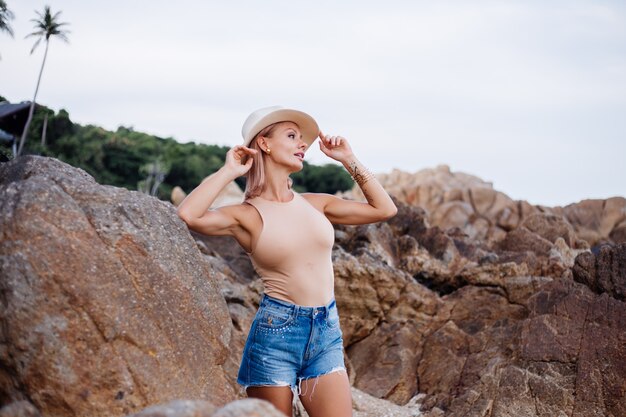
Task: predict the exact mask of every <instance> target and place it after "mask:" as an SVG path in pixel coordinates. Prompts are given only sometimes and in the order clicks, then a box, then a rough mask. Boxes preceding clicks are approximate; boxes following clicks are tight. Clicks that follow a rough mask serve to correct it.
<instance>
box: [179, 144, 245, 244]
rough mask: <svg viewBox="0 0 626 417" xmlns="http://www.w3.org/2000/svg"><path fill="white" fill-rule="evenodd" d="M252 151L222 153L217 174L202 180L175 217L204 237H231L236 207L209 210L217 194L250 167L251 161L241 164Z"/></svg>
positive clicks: (238, 148)
mask: <svg viewBox="0 0 626 417" xmlns="http://www.w3.org/2000/svg"><path fill="white" fill-rule="evenodd" d="M255 153H256V151H255V150H254V149H249V148H247V147H245V146H241V145H239V146H235V147H234V148H232V149H230V150H229V151H228V152H227V153H226V162H225V163H224V166H223V167H222V168H220V169H219V170H218V171H217V172H215V173H213V174H211V175H210V176H209V177H207V178H206V179H204V181H202V183H200V185H198V186H197V187H196V188H195V189H194V190H193V191H192V192H191V193H190V194H189V195H188V196H187V197H185V199H184V200H183V201H182V203H180V205H179V206H178V209H177V214H178V216H179V217H180V218H181V219H182V220H183V221H184V222H185V223H187V226H188V227H189V228H190V229H191V230H194V231H196V232H199V233H202V234H205V235H235V234H236V233H237V230H235V229H236V228H238V227H240V226H241V223H240V221H239V216H238V213H239V211H240V210H237V209H236V206H227V207H222V208H218V209H215V210H209V207H211V204H213V202H214V201H215V199H216V198H217V196H218V194H219V193H220V192H221V191H222V190H223V189H224V187H226V185H228V184H230V183H231V182H232V181H234V180H235V179H236V178H237V177H239V176H241V175H244V174H245V173H246V172H248V170H249V169H250V167H251V166H252V158H248V161H247V162H246V163H245V164H244V163H242V160H243V158H244V156H245V155H250V156H251V155H253V154H255Z"/></svg>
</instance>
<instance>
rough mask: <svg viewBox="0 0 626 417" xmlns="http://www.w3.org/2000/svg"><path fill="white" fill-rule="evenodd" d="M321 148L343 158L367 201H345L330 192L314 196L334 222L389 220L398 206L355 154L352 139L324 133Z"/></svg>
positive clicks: (326, 152)
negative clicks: (350, 140)
mask: <svg viewBox="0 0 626 417" xmlns="http://www.w3.org/2000/svg"><path fill="white" fill-rule="evenodd" d="M320 149H321V151H322V152H323V153H324V154H326V155H327V156H329V157H330V158H332V159H334V160H336V161H339V162H341V163H342V164H343V166H344V167H345V168H346V169H347V170H348V172H349V173H350V175H352V178H353V179H354V181H355V182H356V183H357V184H358V185H359V187H360V188H361V191H362V192H363V195H364V196H365V199H366V200H367V203H361V202H357V201H349V200H344V199H341V198H338V197H335V196H333V195H329V194H317V195H311V197H312V198H314V199H316V200H317V201H318V203H321V205H322V207H323V210H324V214H326V216H327V217H328V219H329V220H330V221H331V222H332V223H337V224H365V223H375V222H378V221H382V220H387V219H389V218H391V217H393V216H395V215H396V213H397V212H398V209H397V208H396V205H395V204H394V203H393V200H391V197H389V194H387V192H386V191H385V189H384V188H383V186H382V185H380V183H379V182H378V180H377V179H376V177H374V175H372V174H371V173H370V172H369V170H368V169H367V168H365V166H363V164H362V163H361V162H360V161H359V160H358V159H357V158H356V156H354V153H353V152H352V149H351V148H350V145H349V144H348V141H347V140H346V139H345V138H343V137H341V136H327V135H324V134H323V133H321V132H320Z"/></svg>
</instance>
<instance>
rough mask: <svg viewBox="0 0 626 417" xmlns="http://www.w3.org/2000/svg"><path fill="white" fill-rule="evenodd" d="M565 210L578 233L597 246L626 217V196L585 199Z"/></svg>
mask: <svg viewBox="0 0 626 417" xmlns="http://www.w3.org/2000/svg"><path fill="white" fill-rule="evenodd" d="M563 212H564V215H565V216H566V217H567V220H568V222H569V223H570V224H571V225H572V226H573V227H574V230H575V232H576V235H577V236H578V237H579V238H580V239H584V240H586V241H587V242H589V244H590V245H591V246H595V245H597V244H598V243H601V242H602V241H603V240H606V239H608V237H609V234H610V233H611V231H612V230H613V229H614V228H615V227H616V226H617V225H619V224H620V223H621V222H622V221H624V219H625V218H626V198H623V197H613V198H608V199H606V200H583V201H580V202H578V203H575V204H570V205H568V206H566V207H564V208H563Z"/></svg>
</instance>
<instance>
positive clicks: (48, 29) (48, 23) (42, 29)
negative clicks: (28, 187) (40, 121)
mask: <svg viewBox="0 0 626 417" xmlns="http://www.w3.org/2000/svg"><path fill="white" fill-rule="evenodd" d="M0 1H1V0H0ZM35 13H37V15H38V16H39V18H38V19H31V22H33V23H35V31H34V32H33V33H29V34H28V35H26V37H27V38H28V37H35V38H38V39H37V41H36V42H35V44H34V45H33V48H32V49H31V50H30V53H31V54H32V53H33V52H34V51H35V49H36V48H37V46H39V43H40V42H41V41H42V40H44V39H45V41H46V51H45V52H44V54H43V62H42V63H41V69H40V70H39V78H37V87H36V88H35V96H34V97H33V101H32V102H31V103H30V110H29V111H28V118H27V119H26V125H25V126H24V131H23V132H22V137H21V139H20V146H19V148H18V149H17V155H19V154H21V153H22V148H23V147H24V143H25V142H26V136H27V135H28V128H29V127H30V122H31V120H32V119H33V112H34V111H35V102H36V100H37V92H38V91H39V84H40V83H41V74H43V68H44V66H45V65H46V57H47V56H48V47H49V46H50V38H51V37H52V36H56V37H58V38H59V39H61V40H63V41H65V42H69V40H68V39H67V36H66V35H67V33H69V31H67V30H64V29H62V26H66V25H68V23H61V22H59V15H60V14H61V12H57V13H55V14H54V15H53V14H52V13H51V12H50V6H45V7H44V12H43V13H39V12H37V11H35ZM17 155H16V156H17Z"/></svg>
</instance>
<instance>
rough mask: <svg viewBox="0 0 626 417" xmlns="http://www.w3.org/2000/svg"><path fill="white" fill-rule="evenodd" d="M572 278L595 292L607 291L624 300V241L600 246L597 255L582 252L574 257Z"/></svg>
mask: <svg viewBox="0 0 626 417" xmlns="http://www.w3.org/2000/svg"><path fill="white" fill-rule="evenodd" d="M573 276H574V279H575V280H576V281H578V282H580V283H582V284H585V285H586V286H588V287H589V288H590V289H591V290H592V291H594V292H595V293H597V294H601V293H607V294H609V295H610V296H611V297H614V298H616V299H618V300H622V301H625V300H626V243H620V244H619V245H616V246H610V245H606V246H602V247H601V248H600V249H599V251H598V253H597V255H594V254H593V253H592V252H583V253H581V254H580V255H578V256H577V257H576V260H575V265H574V267H573Z"/></svg>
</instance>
